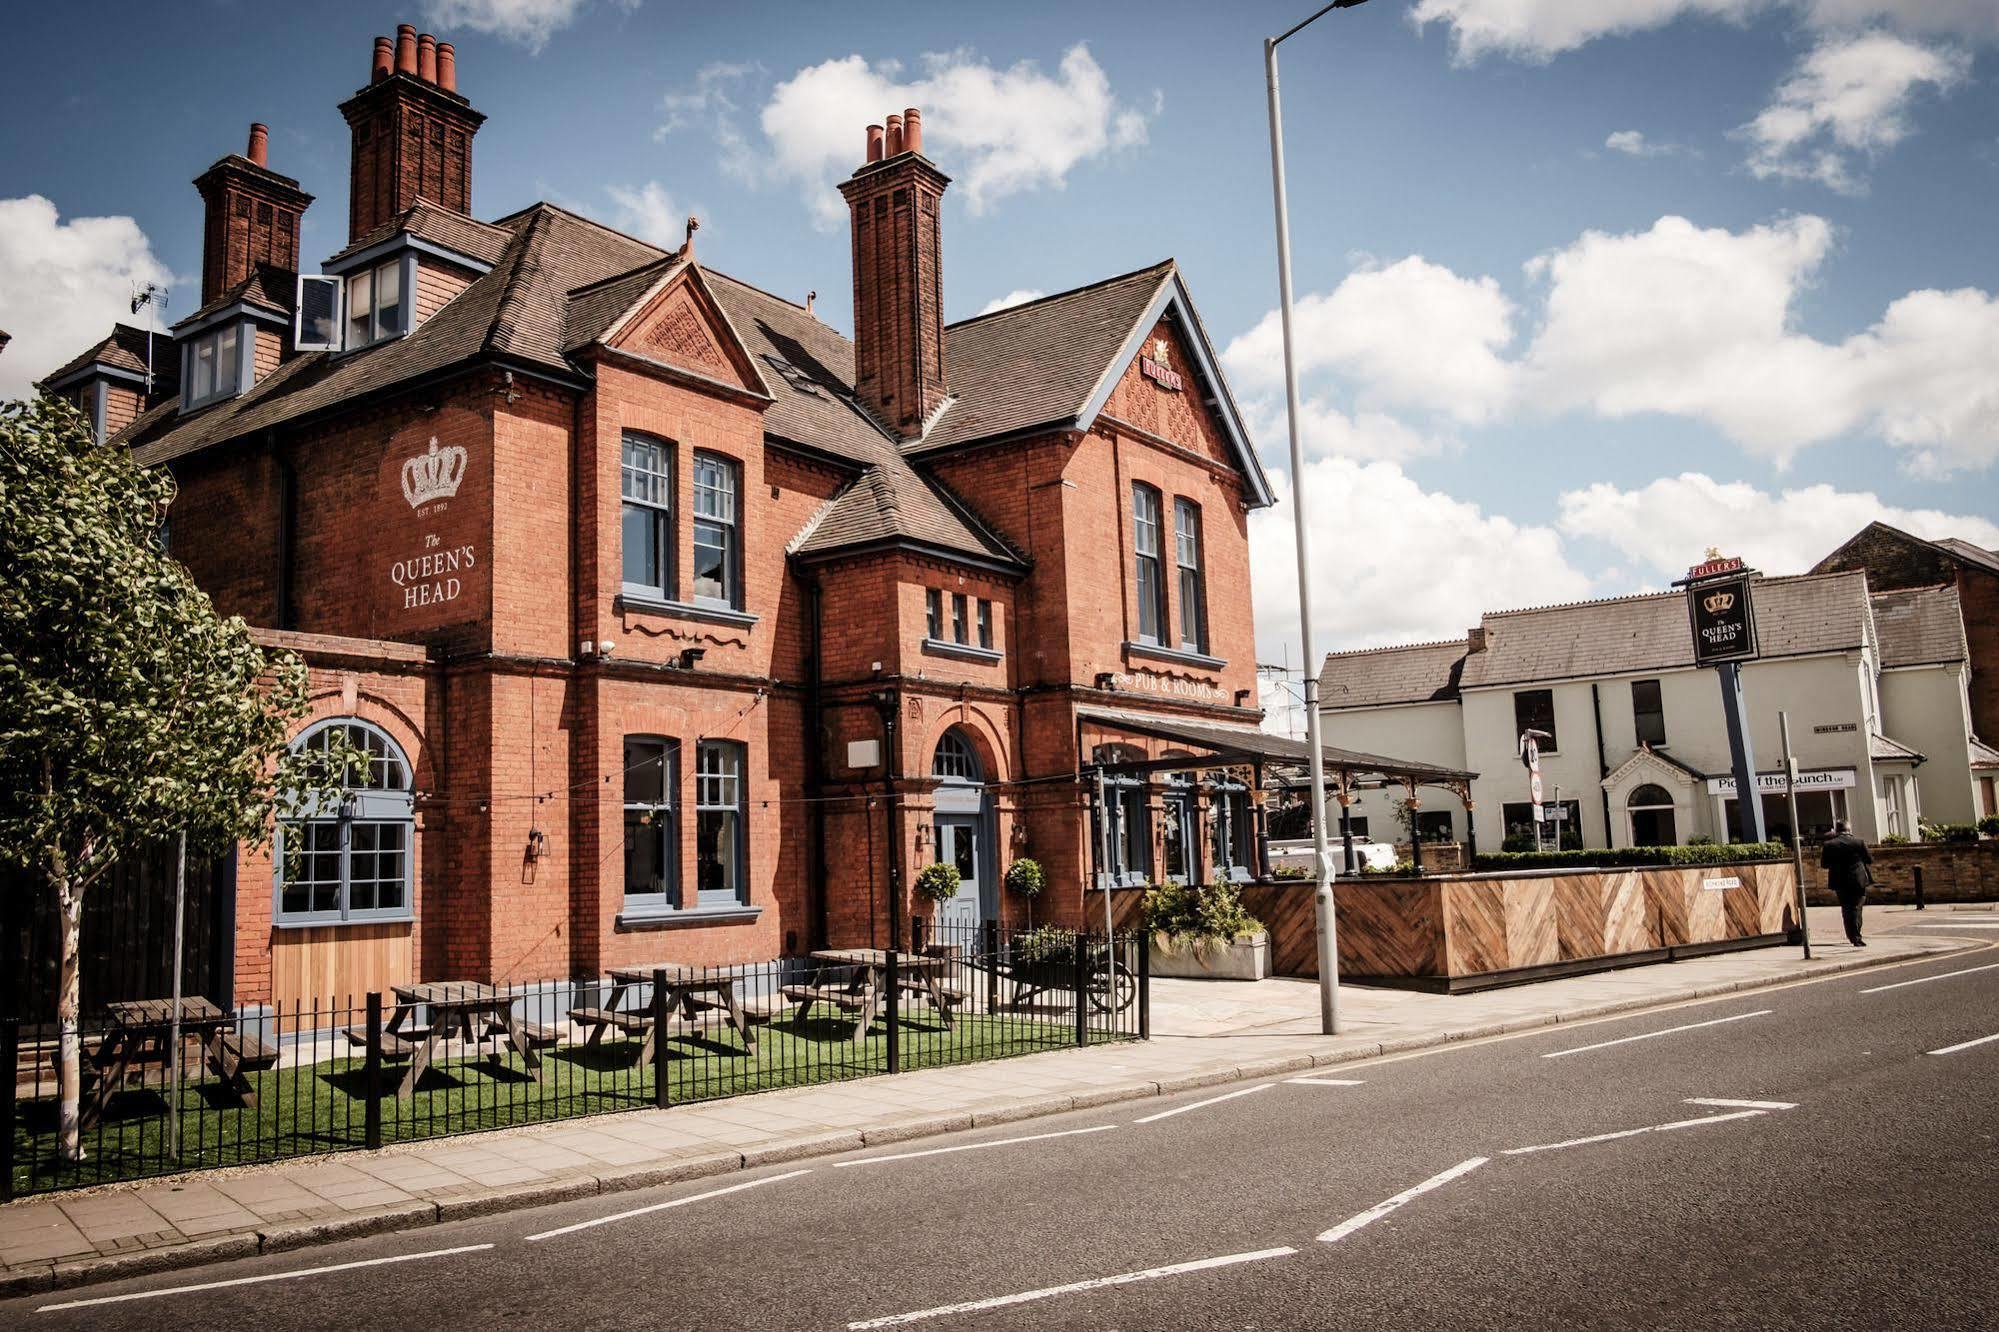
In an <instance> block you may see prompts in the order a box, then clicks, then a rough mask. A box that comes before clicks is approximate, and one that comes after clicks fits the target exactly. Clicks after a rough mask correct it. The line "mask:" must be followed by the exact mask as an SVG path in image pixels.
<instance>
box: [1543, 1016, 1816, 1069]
mask: <svg viewBox="0 0 1999 1332" xmlns="http://www.w3.org/2000/svg"><path fill="white" fill-rule="evenodd" d="M1776 1011H1777V1010H1776V1009H1774V1008H1759V1009H1757V1010H1756V1011H1755V1012H1754V1013H1737V1014H1736V1015H1735V1016H1733V1017H1725V1018H1715V1019H1713V1020H1711V1021H1708V1022H1689V1023H1688V1024H1687V1025H1686V1026H1684V1027H1668V1028H1666V1029H1665V1030H1664V1031H1647V1032H1640V1033H1639V1034H1638V1035H1636V1036H1620V1037H1618V1038H1617V1039H1616V1040H1614V1041H1598V1042H1597V1043H1596V1044H1595V1045H1578V1046H1576V1047H1574V1048H1573V1049H1569V1050H1555V1051H1552V1052H1550V1053H1548V1054H1544V1055H1542V1056H1541V1057H1542V1058H1543V1059H1560V1058H1561V1057H1562V1056H1563V1055H1572V1054H1583V1053H1585V1052H1587V1051H1590V1050H1607V1049H1609V1048H1610V1047H1611V1046H1613V1045H1629V1044H1630V1043H1631V1042H1633V1041H1649V1040H1651V1039H1652V1038H1653V1037H1654V1036H1671V1035H1674V1034H1675V1033H1677V1032H1682V1031H1698V1030H1699V1029H1700V1028H1702V1027H1719V1026H1721V1025H1722V1024H1723V1023H1724V1022H1740V1021H1742V1020H1743V1019H1744V1018H1753V1017H1768V1016H1770V1014H1772V1013H1774V1012H1776Z"/></svg>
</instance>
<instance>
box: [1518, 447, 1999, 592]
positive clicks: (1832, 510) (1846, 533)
mask: <svg viewBox="0 0 1999 1332" xmlns="http://www.w3.org/2000/svg"><path fill="white" fill-rule="evenodd" d="M1871 522H1884V523H1887V524H1889V525H1890V526H1893V527H1899V528H1901V529H1902V530H1903V531H1905V532H1912V533H1914V534H1915V535H1917V536H1920V537H1928V538H1931V539H1935V538H1938V537H1951V536H1954V537H1963V538H1964V539H1965V540H1967V541H1970V542H1972V543H1973V544H1975V545H1980V546H1986V547H1992V546H1999V524H1995V523H1993V522H1992V521H1991V520H1990V519H1987V518H1980V517H1973V516H1971V515H1964V514H1949V513H1943V512H1941V511H1939V510H1936V509H1902V508H1897V507H1895V506H1893V505H1889V504H1884V503H1882V501H1881V499H1880V497H1879V496H1877V495H1875V494H1873V493H1872V492H1871V491H1862V490H1839V489H1836V488H1834V487H1833V486H1830V485H1813V486H1802V487H1799V488H1797V489H1795V490H1785V491H1782V492H1781V493H1772V492H1769V491H1764V490H1758V489H1757V488H1756V487H1755V486H1752V485H1750V484H1748V483H1747V482H1742V481H1736V482H1721V481H1716V480H1714V479H1713V478H1712V477H1708V476H1704V475H1702V474H1701V473H1699V472H1684V473H1682V474H1681V475H1679V476H1669V477H1660V478H1659V479H1658V480H1656V481H1653V482H1651V483H1650V484H1648V485H1644V486H1639V487H1636V488H1634V489H1631V490H1622V489H1619V488H1618V487H1616V486H1614V485H1611V484H1609V483H1608V482H1598V483H1597V484H1595V485H1592V486H1588V487H1585V488H1584V489H1581V490H1571V491H1568V492H1566V493H1564V494H1563V495H1562V497H1561V517H1560V519H1559V521H1558V524H1557V525H1558V526H1559V527H1560V528H1561V530H1562V532H1563V533H1564V534H1565V535H1567V536H1571V537H1593V538H1595V539H1596V540H1599V541H1603V542H1606V543H1608V544H1609V545H1611V546H1612V547H1614V548H1615V549H1617V550H1618V551H1620V552H1621V553H1623V554H1624V555H1626V556H1628V557H1629V558H1631V559H1633V560H1637V561H1640V562H1642V563H1644V564H1645V565H1648V566H1649V567H1650V569H1651V570H1652V571H1653V572H1655V573H1658V574H1661V575H1669V576H1672V577H1678V576H1680V574H1682V573H1683V572H1684V571H1685V570H1686V568H1687V567H1688V566H1689V565H1692V564H1696V563H1698V562H1699V561H1700V557H1701V554H1702V552H1703V551H1705V550H1706V549H1707V547H1708V546H1710V545H1712V544H1713V543H1714V542H1716V541H1717V540H1723V539H1724V537H1725V544H1726V546H1727V550H1728V553H1729V554H1731V555H1740V556H1742V557H1743V558H1744V559H1745V560H1747V561H1748V562H1749V563H1750V564H1751V565H1752V566H1754V567H1756V568H1758V569H1761V570H1763V571H1764V572H1765V573H1773V574H1787V573H1803V572H1804V571H1805V570H1807V569H1809V568H1811V566H1812V565H1814V564H1816V563H1817V562H1818V561H1819V560H1821V559H1824V558H1825V557H1826V556H1827V555H1829V554H1831V553H1832V551H1833V550H1834V549H1835V548H1836V547H1838V545H1839V544H1840V543H1841V542H1842V541H1845V540H1846V539H1847V538H1848V537H1850V536H1852V535H1853V534H1854V533H1855V532H1858V531H1859V530H1860V529H1861V528H1863V527H1865V526H1866V525H1867V524H1869V523H1871Z"/></svg>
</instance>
